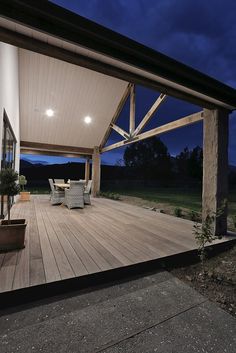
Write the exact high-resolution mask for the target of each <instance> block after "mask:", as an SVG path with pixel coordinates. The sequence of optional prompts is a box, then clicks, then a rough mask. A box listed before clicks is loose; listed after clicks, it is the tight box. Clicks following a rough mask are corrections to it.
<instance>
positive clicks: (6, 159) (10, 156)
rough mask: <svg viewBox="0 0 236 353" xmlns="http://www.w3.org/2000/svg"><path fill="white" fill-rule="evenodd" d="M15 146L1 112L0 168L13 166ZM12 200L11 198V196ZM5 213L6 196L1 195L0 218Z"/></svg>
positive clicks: (14, 139) (5, 117)
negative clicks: (0, 155) (0, 154)
mask: <svg viewBox="0 0 236 353" xmlns="http://www.w3.org/2000/svg"><path fill="white" fill-rule="evenodd" d="M15 148H16V138H15V135H14V133H13V130H12V128H11V125H10V122H9V119H8V117H7V114H6V112H5V111H4V114H3V130H2V159H1V168H5V169H6V168H13V169H14V167H15ZM12 202H13V198H12ZM6 213H7V197H6V196H1V218H4V217H5V215H6Z"/></svg>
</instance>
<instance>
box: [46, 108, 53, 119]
mask: <svg viewBox="0 0 236 353" xmlns="http://www.w3.org/2000/svg"><path fill="white" fill-rule="evenodd" d="M46 115H47V116H49V117H52V116H53V115H54V110H52V109H47V110H46Z"/></svg>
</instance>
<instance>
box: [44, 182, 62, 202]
mask: <svg viewBox="0 0 236 353" xmlns="http://www.w3.org/2000/svg"><path fill="white" fill-rule="evenodd" d="M48 181H49V185H50V188H51V195H50V201H51V204H52V205H59V204H61V203H63V202H64V198H65V192H64V190H56V189H55V187H54V184H53V180H52V179H48Z"/></svg>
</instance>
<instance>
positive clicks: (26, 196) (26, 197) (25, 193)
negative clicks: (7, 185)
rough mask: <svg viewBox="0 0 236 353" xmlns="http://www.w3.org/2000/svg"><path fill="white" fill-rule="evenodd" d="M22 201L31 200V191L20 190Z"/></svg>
mask: <svg viewBox="0 0 236 353" xmlns="http://www.w3.org/2000/svg"><path fill="white" fill-rule="evenodd" d="M20 201H30V192H28V191H21V192H20Z"/></svg>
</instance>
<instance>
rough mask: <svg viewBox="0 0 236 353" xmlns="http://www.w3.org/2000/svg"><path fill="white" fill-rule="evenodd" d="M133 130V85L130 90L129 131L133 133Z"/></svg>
mask: <svg viewBox="0 0 236 353" xmlns="http://www.w3.org/2000/svg"><path fill="white" fill-rule="evenodd" d="M134 130H135V85H132V86H131V90H130V113H129V133H130V136H132V135H133V132H134Z"/></svg>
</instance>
